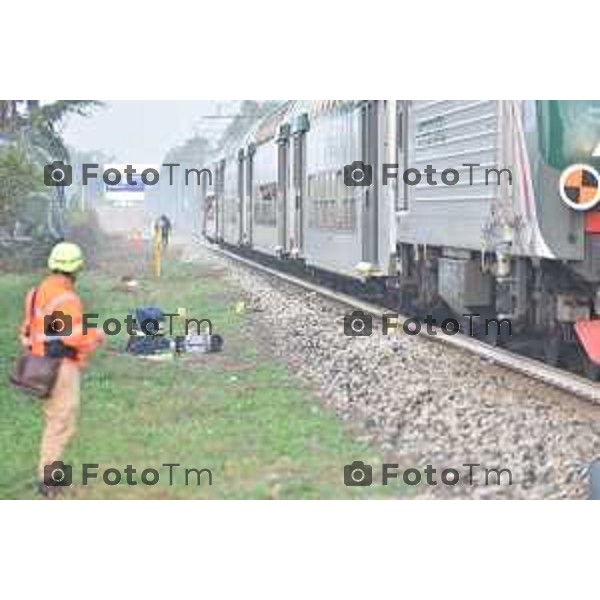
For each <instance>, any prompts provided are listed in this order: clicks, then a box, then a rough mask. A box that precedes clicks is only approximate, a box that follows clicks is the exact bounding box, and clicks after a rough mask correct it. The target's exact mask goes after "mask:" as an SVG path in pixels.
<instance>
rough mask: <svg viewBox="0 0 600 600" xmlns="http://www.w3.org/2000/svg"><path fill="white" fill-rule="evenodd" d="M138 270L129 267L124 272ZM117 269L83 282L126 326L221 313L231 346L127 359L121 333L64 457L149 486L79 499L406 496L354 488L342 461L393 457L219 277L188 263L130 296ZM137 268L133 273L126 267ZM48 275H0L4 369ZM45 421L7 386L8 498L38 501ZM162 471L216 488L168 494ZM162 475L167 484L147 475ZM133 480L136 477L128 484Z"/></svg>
mask: <svg viewBox="0 0 600 600" xmlns="http://www.w3.org/2000/svg"><path fill="white" fill-rule="evenodd" d="M124 266H125V267H126V266H127V265H126V264H125V265H124ZM117 272H118V269H116V270H114V271H113V272H112V273H110V272H107V271H106V270H102V271H94V272H88V273H86V274H85V275H84V276H83V277H82V280H81V282H80V284H79V289H80V290H81V293H82V297H83V298H84V302H85V306H86V309H87V310H88V311H89V312H98V313H100V318H101V320H102V319H104V318H108V317H116V318H119V319H120V320H122V319H124V317H125V315H126V314H128V313H129V312H130V311H131V309H133V307H135V306H140V305H158V306H161V307H162V308H163V309H164V310H166V311H169V312H175V310H176V309H177V308H178V307H186V308H187V309H188V316H190V317H196V318H204V317H206V318H210V319H211V321H212V322H213V327H214V330H215V331H216V332H219V333H221V334H222V335H223V336H224V338H225V347H224V350H223V352H221V353H219V354H211V355H201V356H197V357H193V358H192V357H186V358H183V359H176V360H174V361H171V362H152V361H148V360H145V359H140V358H135V357H131V356H128V355H125V354H124V353H123V348H124V345H125V342H126V334H125V332H124V331H123V332H122V333H121V335H120V336H116V337H111V338H110V341H109V344H108V346H107V347H105V348H103V349H102V350H100V351H99V352H98V353H97V354H96V355H95V356H94V357H93V359H92V361H91V364H90V366H89V367H88V369H87V370H86V372H85V376H84V379H83V388H82V408H81V418H80V423H79V430H78V432H77V434H76V436H75V438H74V440H73V442H72V443H71V444H70V446H69V447H68V449H67V452H66V455H65V456H64V460H65V462H66V463H69V464H72V465H73V467H74V469H73V472H74V482H75V483H79V482H80V480H81V465H82V464H83V463H98V464H99V465H100V470H99V472H100V475H101V474H102V472H103V471H104V470H105V469H106V468H109V467H115V468H118V469H119V470H120V471H124V469H125V467H126V466H127V465H128V464H131V465H133V467H134V468H135V469H137V474H136V475H135V478H136V480H137V481H138V482H140V483H138V485H137V486H129V485H125V484H123V483H122V484H120V485H117V486H107V485H105V484H104V483H103V482H102V481H100V482H94V483H92V484H90V485H89V486H86V487H83V486H76V487H75V488H73V489H71V490H69V491H68V492H67V494H66V496H67V497H74V498H119V499H127V498H132V499H133V498H282V499H283V498H299V499H300V498H372V497H385V496H387V497H389V496H391V495H393V494H396V495H397V494H398V493H399V488H398V487H397V486H390V488H381V487H379V486H373V487H372V488H347V487H346V486H344V484H343V477H342V473H343V465H344V464H346V463H349V462H351V461H352V460H356V459H359V460H364V461H365V462H370V461H373V462H374V463H375V464H380V463H381V462H382V457H381V456H380V455H379V453H378V452H376V451H374V450H373V449H371V448H368V447H366V446H364V445H362V444H359V443H357V442H356V441H354V440H353V439H352V436H351V435H350V433H349V432H348V431H347V430H345V429H344V427H343V426H342V424H341V423H340V422H339V421H338V420H337V419H336V418H335V416H334V415H333V414H331V413H330V412H329V411H327V410H326V409H324V408H323V407H322V406H321V405H320V404H319V402H318V399H317V398H316V397H315V395H314V393H313V392H311V391H310V390H309V389H307V388H306V387H305V386H303V384H302V382H301V381H299V380H298V379H297V378H295V377H294V376H293V375H291V374H290V373H288V371H287V369H286V367H285V364H284V362H283V361H281V360H275V359H273V358H271V357H269V356H268V354H267V353H266V352H264V351H262V350H261V349H260V348H259V347H257V345H256V342H255V341H254V339H253V337H252V336H251V335H250V333H249V332H248V331H247V329H249V328H244V327H243V325H244V320H245V319H246V318H247V317H245V316H244V315H238V314H236V313H235V311H233V310H232V305H233V304H234V302H235V300H236V296H235V290H231V289H229V290H228V289H225V287H224V285H225V284H224V283H223V280H222V279H221V278H220V277H219V275H218V273H217V274H215V273H208V272H207V271H206V269H204V270H203V269H202V268H200V267H198V266H195V265H190V264H183V263H179V262H176V261H171V262H168V263H167V264H166V265H165V268H164V272H163V278H162V279H161V280H160V281H159V282H158V284H157V285H153V283H152V281H151V280H150V279H147V280H142V282H141V283H142V289H141V290H140V291H139V292H138V293H137V294H136V295H131V294H127V293H124V292H122V291H115V290H114V289H113V288H114V286H115V284H116V283H118V279H119V278H118V277H117ZM121 272H126V271H121ZM38 279H39V274H37V275H36V274H33V273H32V274H20V275H18V276H15V275H1V276H0V309H1V310H2V319H1V322H0V361H1V365H0V366H1V367H2V369H3V370H4V372H6V371H7V369H8V368H9V367H10V364H11V361H12V357H14V356H15V354H16V353H17V348H18V343H17V327H18V324H19V323H20V321H21V317H22V301H23V296H24V294H25V292H26V290H27V289H28V288H29V287H31V286H32V285H34V284H35V283H36V282H37V281H38ZM40 433H41V415H40V410H39V406H38V402H37V401H35V400H33V401H30V400H29V399H28V397H27V396H25V395H23V394H22V393H21V392H18V391H16V390H13V389H12V388H10V387H9V386H8V385H7V383H6V379H5V381H4V382H3V383H2V386H1V387H0V498H33V497H35V493H34V480H35V472H36V463H37V459H38V443H39V438H40ZM163 463H179V464H181V466H182V467H181V469H180V471H182V470H183V468H198V469H200V468H209V469H210V470H211V471H212V475H213V482H212V483H213V484H212V486H209V485H207V481H208V480H207V478H206V477H205V478H204V479H203V485H200V486H197V485H194V484H195V481H194V477H193V476H192V479H191V482H192V483H193V485H184V481H183V473H180V475H179V476H178V477H176V479H175V482H174V485H172V486H171V485H168V470H167V469H166V468H161V465H162V464H163ZM148 467H152V468H157V469H158V470H159V471H160V472H161V481H160V483H159V484H157V485H154V486H145V485H142V484H141V480H140V473H141V471H142V470H143V469H145V468H148ZM124 480H125V478H124V479H123V481H124Z"/></svg>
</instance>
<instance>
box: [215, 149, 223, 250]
mask: <svg viewBox="0 0 600 600" xmlns="http://www.w3.org/2000/svg"><path fill="white" fill-rule="evenodd" d="M216 179H217V182H216V183H217V189H216V193H215V198H216V202H217V227H216V229H217V240H218V241H222V240H223V239H225V161H224V160H222V161H220V162H219V164H218V166H217V177H216Z"/></svg>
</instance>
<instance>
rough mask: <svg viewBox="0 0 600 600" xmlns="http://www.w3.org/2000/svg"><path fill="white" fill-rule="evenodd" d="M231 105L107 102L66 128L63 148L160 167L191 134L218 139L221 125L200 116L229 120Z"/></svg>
mask: <svg viewBox="0 0 600 600" xmlns="http://www.w3.org/2000/svg"><path fill="white" fill-rule="evenodd" d="M238 104H239V103H238V102H236V101H208V100H202V101H201V100H199V101H163V100H145V101H137V100H130V101H124V100H118V101H107V102H105V103H104V106H103V107H100V108H97V109H95V110H94V112H93V113H92V116H90V117H79V116H75V117H72V118H71V119H70V120H69V121H67V122H65V126H64V130H63V134H64V137H65V140H66V142H67V144H68V145H69V146H71V147H74V148H76V149H77V150H80V151H91V150H101V151H103V152H105V153H106V154H108V155H109V156H111V157H112V158H114V162H120V163H127V164H133V163H160V162H161V161H162V159H163V157H164V155H165V153H166V152H167V151H168V150H169V149H170V148H172V147H173V146H176V145H178V144H180V143H182V142H183V141H185V140H186V139H187V138H189V137H191V136H192V135H193V134H194V132H195V131H197V132H198V133H201V134H205V135H213V136H215V135H218V134H219V132H220V131H221V130H222V129H223V128H224V127H225V126H226V125H227V123H228V121H227V120H226V119H203V118H202V117H203V115H214V114H231V113H234V112H235V111H236V107H237V106H238Z"/></svg>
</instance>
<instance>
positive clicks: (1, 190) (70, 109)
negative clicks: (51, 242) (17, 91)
mask: <svg viewBox="0 0 600 600" xmlns="http://www.w3.org/2000/svg"><path fill="white" fill-rule="evenodd" d="M99 105H100V103H99V102H96V101H94V100H57V101H55V102H50V103H47V104H40V102H39V101H38V100H26V101H23V100H2V101H0V136H2V137H3V138H4V139H5V141H6V142H8V145H6V146H5V147H4V149H0V155H1V156H0V164H2V165H3V166H4V171H3V172H1V173H0V223H2V224H3V225H4V226H5V227H9V228H12V227H14V224H15V222H16V221H17V219H19V218H22V217H24V216H28V219H27V220H28V221H30V222H33V221H36V220H38V219H39V218H40V214H41V217H43V218H44V219H46V222H47V224H48V228H49V230H50V232H51V234H52V235H53V236H55V237H60V236H61V235H62V223H63V212H64V193H62V192H63V188H58V187H57V188H46V189H44V186H42V181H43V176H42V165H44V164H48V163H51V162H53V161H54V160H63V161H65V162H66V161H68V160H69V152H68V151H67V149H66V147H65V145H64V142H63V139H62V135H61V125H62V123H63V122H64V120H65V118H66V117H67V116H69V115H72V114H79V115H87V114H89V112H90V111H91V110H92V109H93V108H95V107H97V106H99ZM6 142H5V143H6ZM36 192H39V193H38V194H36ZM35 198H37V200H35V201H34V199H35ZM43 201H45V205H44V204H43ZM32 202H34V205H35V207H36V208H35V209H34V208H32ZM32 211H33V212H32ZM27 213H31V214H27Z"/></svg>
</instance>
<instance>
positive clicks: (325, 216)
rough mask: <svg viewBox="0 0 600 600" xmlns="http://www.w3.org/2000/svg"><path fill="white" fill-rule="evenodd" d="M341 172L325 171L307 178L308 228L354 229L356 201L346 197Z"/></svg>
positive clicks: (339, 170)
mask: <svg viewBox="0 0 600 600" xmlns="http://www.w3.org/2000/svg"><path fill="white" fill-rule="evenodd" d="M343 181H344V180H343V172H342V170H341V169H338V170H336V171H326V172H321V173H319V174H315V175H309V177H308V197H309V199H310V211H309V226H310V227H312V228H315V229H332V230H345V231H352V230H355V229H356V222H357V219H356V201H355V198H354V196H352V195H348V189H347V188H346V186H345V185H344V183H343Z"/></svg>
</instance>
